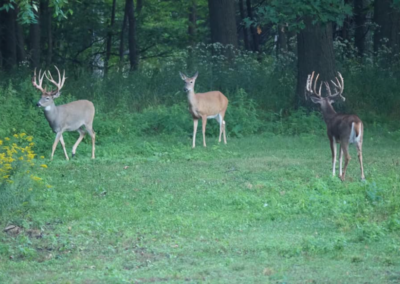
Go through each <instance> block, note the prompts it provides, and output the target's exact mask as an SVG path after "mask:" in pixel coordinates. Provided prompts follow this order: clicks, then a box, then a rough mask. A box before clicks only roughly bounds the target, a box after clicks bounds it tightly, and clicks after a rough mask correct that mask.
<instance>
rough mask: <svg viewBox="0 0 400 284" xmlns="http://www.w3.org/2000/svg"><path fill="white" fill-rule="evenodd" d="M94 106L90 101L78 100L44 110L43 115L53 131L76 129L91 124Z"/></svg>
mask: <svg viewBox="0 0 400 284" xmlns="http://www.w3.org/2000/svg"><path fill="white" fill-rule="evenodd" d="M94 114H95V108H94V105H93V103H92V102H90V101H87V100H78V101H74V102H70V103H68V104H64V105H59V106H55V107H54V108H53V109H49V110H45V116H46V119H47V120H48V122H49V124H50V127H51V128H52V129H53V131H54V132H56V133H57V132H60V131H74V130H78V129H79V128H80V127H81V126H82V125H92V123H93V118H94Z"/></svg>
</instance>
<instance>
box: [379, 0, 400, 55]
mask: <svg viewBox="0 0 400 284" xmlns="http://www.w3.org/2000/svg"><path fill="white" fill-rule="evenodd" d="M374 22H375V23H376V24H377V25H378V28H377V29H376V30H375V33H374V50H375V51H378V50H379V49H380V48H381V47H382V46H383V45H385V46H387V47H389V48H391V49H392V52H393V53H399V52H400V34H399V32H400V12H399V10H398V9H396V8H394V7H393V0H379V1H378V0H375V5H374ZM385 40H388V42H385Z"/></svg>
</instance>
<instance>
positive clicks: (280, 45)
mask: <svg viewBox="0 0 400 284" xmlns="http://www.w3.org/2000/svg"><path fill="white" fill-rule="evenodd" d="M288 41H289V38H288V35H287V28H286V27H285V26H284V25H279V26H278V38H277V40H276V55H280V54H282V53H286V52H287V51H288Z"/></svg>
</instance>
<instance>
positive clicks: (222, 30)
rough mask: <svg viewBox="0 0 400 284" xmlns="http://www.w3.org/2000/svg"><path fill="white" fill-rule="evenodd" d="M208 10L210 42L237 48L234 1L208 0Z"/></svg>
mask: <svg viewBox="0 0 400 284" xmlns="http://www.w3.org/2000/svg"><path fill="white" fill-rule="evenodd" d="M208 7H209V11H210V27H211V42H212V43H216V42H219V43H221V44H222V45H228V44H230V45H233V47H235V48H237V45H238V38H237V31H236V18H235V16H236V15H235V14H236V13H235V1H232V0H208Z"/></svg>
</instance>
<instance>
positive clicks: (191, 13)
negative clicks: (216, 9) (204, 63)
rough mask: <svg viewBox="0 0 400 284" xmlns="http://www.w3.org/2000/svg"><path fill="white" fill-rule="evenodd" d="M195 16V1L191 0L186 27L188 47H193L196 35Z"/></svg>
mask: <svg viewBox="0 0 400 284" xmlns="http://www.w3.org/2000/svg"><path fill="white" fill-rule="evenodd" d="M196 21H197V14H196V0H192V1H191V3H190V4H189V25H188V34H189V45H191V46H193V45H194V44H195V42H196V33H197V25H196Z"/></svg>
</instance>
